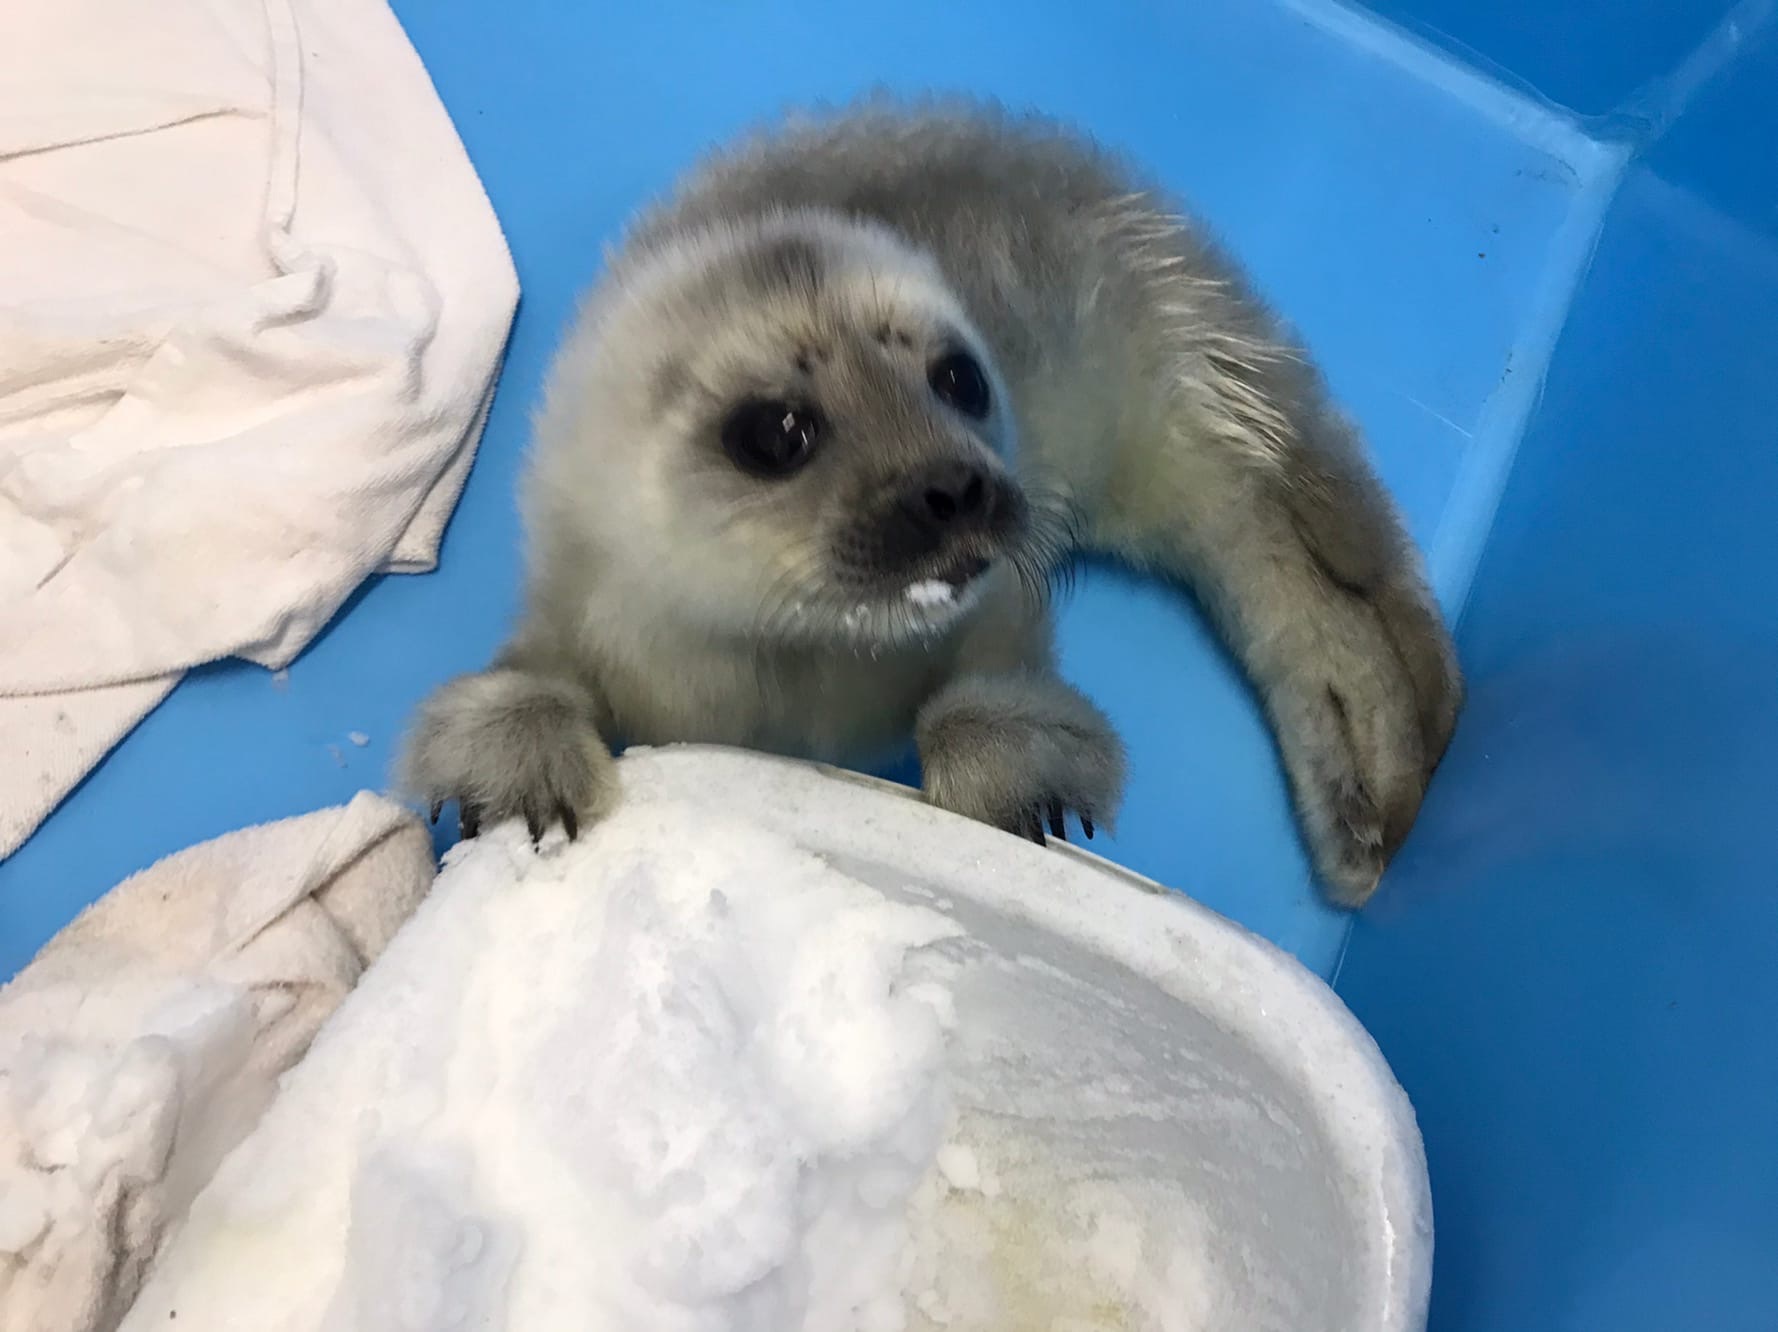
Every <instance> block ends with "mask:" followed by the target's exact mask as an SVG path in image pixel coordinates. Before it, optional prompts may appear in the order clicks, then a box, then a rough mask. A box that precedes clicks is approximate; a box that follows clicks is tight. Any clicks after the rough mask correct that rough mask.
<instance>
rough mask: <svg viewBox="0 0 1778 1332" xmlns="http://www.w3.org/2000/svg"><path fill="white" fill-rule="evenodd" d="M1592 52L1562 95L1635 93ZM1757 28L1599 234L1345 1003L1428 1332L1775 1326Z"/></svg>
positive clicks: (1765, 387)
mask: <svg viewBox="0 0 1778 1332" xmlns="http://www.w3.org/2000/svg"><path fill="white" fill-rule="evenodd" d="M1583 8H1584V7H1583ZM1639 8H1640V7H1639ZM1677 17H1678V16H1677V15H1669V16H1668V18H1670V19H1676V18H1677ZM1749 17H1762V18H1764V17H1767V16H1750V15H1749V14H1748V13H1747V12H1746V11H1745V10H1744V11H1743V13H1742V14H1741V15H1740V16H1739V18H1740V19H1742V20H1746V19H1747V18H1749ZM1680 26H1681V27H1683V28H1684V30H1685V32H1687V33H1691V32H1693V31H1695V28H1696V24H1695V23H1694V24H1686V25H1680ZM1597 31H1598V33H1599V34H1600V46H1601V64H1600V65H1599V66H1598V67H1591V66H1588V65H1586V61H1587V60H1588V58H1589V51H1590V49H1591V48H1590V46H1589V44H1588V43H1586V42H1581V41H1579V40H1576V41H1573V42H1571V43H1569V44H1568V45H1567V46H1566V47H1565V48H1564V51H1563V52H1560V53H1557V52H1545V53H1544V56H1543V57H1542V58H1543V59H1544V60H1545V61H1546V62H1547V61H1550V60H1555V61H1557V62H1558V63H1556V64H1554V65H1551V64H1547V63H1546V64H1545V65H1543V66H1542V68H1543V69H1545V70H1546V71H1547V72H1548V73H1549V74H1550V77H1553V78H1558V79H1560V80H1563V81H1565V82H1567V83H1568V84H1569V85H1570V86H1572V87H1573V88H1575V89H1579V90H1588V89H1603V90H1604V91H1601V92H1600V94H1599V95H1600V96H1602V97H1603V96H1606V95H1613V94H1615V93H1616V92H1619V91H1621V88H1616V89H1613V88H1611V87H1610V86H1609V84H1610V78H1611V77H1615V76H1616V75H1615V72H1616V71H1622V70H1625V69H1628V68H1629V67H1630V63H1631V62H1630V60H1629V56H1630V54H1631V52H1630V51H1629V49H1628V48H1627V47H1626V46H1624V45H1622V43H1623V41H1624V39H1623V35H1622V33H1621V32H1619V30H1618V29H1617V28H1616V27H1615V26H1614V25H1613V24H1612V23H1611V22H1609V21H1603V20H1602V21H1601V26H1600V27H1599V28H1598V30H1597ZM1740 31H1741V33H1742V35H1743V39H1742V40H1740V41H1739V42H1737V43H1736V44H1735V50H1734V52H1733V54H1732V58H1731V59H1729V60H1728V61H1727V62H1725V63H1724V64H1723V65H1722V67H1721V68H1720V70H1719V71H1718V72H1717V74H1716V75H1715V77H1713V78H1711V79H1709V80H1708V81H1706V82H1704V83H1702V84H1701V85H1700V86H1699V87H1697V88H1696V89H1694V90H1692V96H1691V99H1690V100H1689V102H1687V103H1686V104H1685V105H1684V107H1683V108H1682V110H1681V114H1679V115H1678V117H1677V118H1676V119H1675V120H1674V121H1673V122H1672V125H1671V128H1670V129H1669V130H1668V131H1667V132H1666V133H1665V135H1664V136H1662V137H1661V138H1660V139H1658V140H1657V141H1655V142H1653V143H1651V144H1650V145H1648V147H1647V150H1646V152H1645V154H1644V156H1643V157H1642V158H1641V159H1640V160H1639V161H1638V162H1637V163H1636V164H1635V165H1634V166H1633V167H1632V169H1631V170H1630V172H1629V174H1628V175H1627V177H1626V179H1625V181H1624V183H1623V185H1622V187H1621V189H1620V190H1619V192H1618V194H1617V197H1616V201H1615V203H1614V205H1613V207H1612V208H1611V210H1610V212H1609V213H1608V215H1607V218H1606V223H1605V227H1604V231H1603V235H1602V237H1601V240H1600V244H1599V249H1598V253H1597V256H1596V258H1595V260H1594V263H1593V265H1592V269H1591V272H1590V275H1589V277H1588V279H1587V281H1586V282H1585V284H1584V285H1583V286H1582V288H1581V290H1580V292H1579V296H1578V299H1577V301H1576V303H1575V306H1574V309H1573V312H1572V314H1571V317H1570V318H1569V320H1568V324H1567V327H1566V329H1565V331H1564V333H1563V335H1562V339H1561V342H1560V344H1559V346H1558V349H1557V353H1556V356H1555V359H1554V362H1553V365H1552V367H1551V371H1550V376H1549V380H1548V386H1547V392H1546V394H1545V397H1544V400H1543V403H1542V407H1541V410H1540V411H1539V412H1538V413H1537V415H1536V416H1535V418H1534V419H1533V421H1532V423H1531V426H1530V429H1529V430H1528V432H1527V434H1526V437H1525V439H1524V441H1523V444H1522V446H1521V449H1520V451H1519V454H1518V457H1517V461H1516V465H1515V467H1514V470H1513V472H1512V476H1511V480H1510V483H1509V485H1508V488H1507V491H1506V495H1505V498H1504V501H1503V504H1502V506H1501V509H1500V512H1499V515H1498V519H1497V521H1496V523H1495V526H1494V529H1493V533H1492V536H1491V539H1490V541H1489V543H1488V545H1487V549H1486V554H1485V556H1484V558H1483V561H1482V564H1481V567H1480V570H1479V573H1478V576H1477V579H1476V582H1475V585H1474V588H1473V590H1472V592H1471V595H1470V600H1469V604H1468V607H1467V610H1466V612H1465V614H1464V617H1463V620H1462V623H1461V627H1460V633H1459V638H1460V644H1461V649H1462V652H1463V656H1464V659H1465V662H1466V665H1467V668H1468V671H1469V674H1470V679H1471V683H1472V689H1473V696H1472V700H1471V703H1470V706H1469V709H1468V713H1467V715H1466V716H1465V718H1464V720H1463V723H1462V726H1461V728H1460V731H1459V734H1458V736H1457V738H1456V741H1455V743H1454V744H1453V746H1452V749H1451V752H1450V756H1449V758H1448V759H1447V761H1446V764H1445V767H1444V769H1443V770H1442V771H1441V773H1440V775H1439V779H1438V781H1437V784H1436V787H1435V791H1434V793H1433V796H1432V798H1431V800H1430V802H1429V804H1428V807H1427V809H1426V811H1425V813H1424V815H1423V817H1422V820H1421V822H1420V825H1419V826H1418V828H1417V829H1416V831H1415V834H1414V837H1413V839H1412V841H1411V843H1410V845H1409V847H1408V848H1407V851H1406V853H1405V855H1404V858H1403V860H1401V861H1400V862H1398V864H1397V866H1396V870H1395V872H1394V873H1393V874H1392V876H1391V878H1390V879H1389V881H1388V883H1387V884H1386V885H1385V888H1384V890H1383V892H1382V894H1381V896H1380V897H1379V899H1378V900H1377V902H1376V903H1375V904H1374V906H1373V907H1372V909H1371V910H1369V911H1368V912H1366V913H1365V915H1364V916H1363V917H1361V918H1360V919H1359V921H1358V922H1357V924H1356V926H1355V927H1354V930H1353V933H1352V936H1351V940H1350V945H1349V948H1348V952H1347V955H1346V959H1345V963H1344V967H1343V969H1342V971H1341V973H1340V976H1339V979H1338V988H1339V990H1340V991H1341V993H1342V994H1343V995H1344V997H1345V998H1346V1000H1347V1002H1348V1003H1349V1004H1351V1005H1352V1007H1353V1008H1354V1010H1355V1011H1356V1012H1357V1013H1358V1015H1359V1016H1360V1017H1361V1018H1362V1019H1363V1020H1364V1021H1365V1022H1366V1024H1367V1025H1368V1026H1369V1027H1370V1029H1371V1030H1372V1031H1373V1032H1374V1033H1375V1035H1376V1037H1377V1039H1378V1041H1379V1042H1380V1043H1381V1044H1382V1047H1383V1049H1384V1052H1385V1053H1386V1054H1387V1055H1388V1057H1389V1059H1390V1061H1391V1063H1392V1064H1393V1066H1394V1067H1395V1070H1396V1072H1397V1074H1398V1075H1399V1076H1400V1078H1401V1079H1402V1082H1403V1083H1404V1085H1405V1086H1406V1087H1407V1089H1408V1091H1409V1093H1410V1095H1411V1096H1412V1097H1413V1099H1414V1101H1415V1104H1416V1106H1417V1107H1418V1110H1419V1114H1420V1120H1421V1124H1422V1128H1423V1130H1424V1132H1425V1137H1426V1144H1427V1150H1428V1154H1429V1158H1430V1161H1431V1166H1432V1172H1433V1191H1434V1205H1435V1214H1436V1216H1437V1225H1438V1257H1437V1276H1436V1280H1435V1286H1434V1301H1433V1319H1432V1326H1433V1328H1434V1329H1435V1330H1436V1332H1510V1330H1514V1329H1525V1330H1527V1332H1530V1330H1533V1329H1535V1330H1538V1332H1541V1330H1542V1329H1550V1330H1551V1332H1556V1330H1558V1329H1559V1330H1561V1332H1568V1330H1570V1329H1572V1330H1573V1332H1595V1330H1596V1329H1597V1330H1601V1332H1602V1330H1605V1329H1609V1330H1610V1332H1681V1330H1687V1332H1689V1330H1690V1329H1698V1330H1699V1332H1771V1329H1773V1328H1778V1021H1775V1018H1778V818H1775V816H1774V815H1775V807H1778V374H1774V361H1775V359H1778V134H1775V130H1778V41H1775V40H1774V33H1773V31H1772V27H1771V25H1770V23H1769V22H1766V23H1765V26H1764V27H1761V26H1760V25H1759V24H1758V23H1753V24H1748V25H1746V26H1743V27H1742V28H1741V30H1740ZM1641 35H1647V34H1641ZM1641 35H1639V36H1641ZM1573 36H1575V37H1576V38H1577V39H1578V37H1579V36H1580V34H1578V33H1577V34H1573ZM1472 40H1473V38H1472ZM1636 54H1637V55H1638V56H1645V55H1647V54H1648V53H1647V52H1645V51H1641V50H1638V51H1637V52H1636ZM1667 54H1668V55H1670V56H1672V57H1673V61H1674V64H1675V65H1676V66H1677V65H1679V64H1680V63H1681V61H1682V58H1683V55H1684V53H1683V52H1680V53H1679V54H1678V55H1674V54H1673V52H1671V51H1669V52H1668V53H1667ZM1650 58H1653V57H1650ZM1562 61H1566V62H1567V63H1566V64H1562V63H1560V62H1562ZM1577 65H1579V66H1580V67H1578V68H1577V67H1575V66H1577ZM1529 67H1530V66H1528V68H1529ZM1589 81H1593V82H1589ZM1588 95H1591V93H1590V92H1589V93H1588ZM1656 95H1657V96H1659V90H1657V92H1656Z"/></svg>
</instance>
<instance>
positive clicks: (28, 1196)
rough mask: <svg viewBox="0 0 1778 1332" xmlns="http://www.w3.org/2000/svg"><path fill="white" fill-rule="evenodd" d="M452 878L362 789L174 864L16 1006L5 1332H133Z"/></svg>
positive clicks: (3, 1218)
mask: <svg viewBox="0 0 1778 1332" xmlns="http://www.w3.org/2000/svg"><path fill="white" fill-rule="evenodd" d="M432 874H433V860H432V844H431V841H430V839H429V837H428V836H427V833H426V830H425V828H423V827H422V826H421V825H420V823H419V821H418V820H417V819H415V818H414V817H413V816H412V815H411V814H410V813H408V812H407V811H405V810H403V809H402V808H401V807H400V806H398V805H395V804H393V803H392V802H390V801H388V800H386V799H384V798H383V797H381V796H376V795H372V794H370V793H368V792H364V793H361V794H359V795H358V796H357V797H356V798H354V799H353V800H352V802H351V803H350V804H348V805H345V806H343V807H340V808H335V809H328V810H323V811H321V812H319V813H315V814H306V815H303V816H302V817H300V818H293V819H286V820H284V821H282V822H280V823H270V824H264V825H261V826H259V827H256V828H247V829H244V830H242V831H240V832H235V833H230V834H228V835H227V836H225V837H220V838H217V839H216V840H215V841H211V842H205V843H203V844H201V845H199V846H195V847H193V848H191V849H190V850H187V851H182V852H180V853H178V854H177V855H173V856H169V857H168V858H167V859H165V860H163V861H161V862H160V863H158V864H156V865H154V866H153V867H152V868H150V869H147V870H144V871H143V872H142V873H140V874H137V875H135V876H134V877H133V878H130V879H127V880H126V881H124V882H123V883H121V884H119V885H118V886H117V887H116V888H114V889H113V890H112V891H111V892H110V893H108V894H106V896H104V897H103V898H101V899H100V900H99V901H98V902H97V903H96V904H95V905H94V906H92V907H91V908H89V909H88V910H87V911H86V912H85V913H84V914H82V915H81V916H80V917H78V918H77V919H76V920H75V921H74V923H73V924H71V925H69V926H68V927H67V928H66V929H64V930H63V931H62V932H61V933H60V934H58V935H57V936H56V937H55V938H54V939H52V940H50V942H49V943H48V944H47V945H45V946H44V949H43V951H42V952H41V953H39V954H38V955H37V958H36V960H34V961H33V962H32V963H31V965H30V966H28V967H26V968H25V970H24V971H22V972H21V973H19V975H18V976H17V977H16V978H15V979H14V980H13V981H12V982H11V983H10V984H8V985H7V986H6V987H5V988H4V989H0V1328H5V1329H7V1332H14V1330H15V1329H16V1332H105V1329H109V1328H113V1327H115V1326H116V1325H117V1322H118V1320H119V1319H120V1318H122V1316H123V1315H124V1313H125V1312H127V1311H128V1309H129V1307H130V1304H131V1302H132V1301H133V1300H134V1299H135V1296H136V1291H137V1288H138V1287H139V1286H140V1284H141V1281H142V1278H143V1275H144V1273H145V1272H146V1271H147V1268H148V1266H149V1264H150V1263H151V1262H152V1261H153V1259H154V1256H155V1254H156V1253H157V1252H158V1250H159V1248H160V1246H161V1243H162V1241H163V1239H164V1238H166V1237H167V1236H168V1235H169V1233H170V1231H171V1230H172V1228H173V1227H175V1226H176V1225H177V1223H178V1222H179V1220H180V1218H182V1217H183V1216H184V1214H185V1210H186V1208H187V1207H188V1206H189V1204H190V1203H191V1200H192V1199H193V1198H194V1197H196V1196H197V1194H198V1191H199V1190H200V1189H201V1188H202V1187H203V1186H204V1184H205V1183H206V1182H207V1181H208V1180H209V1178H210V1175H211V1173H212V1172H213V1171H214V1170H215V1168H216V1166H217V1165H218V1163H219V1162H220V1161H221V1160H222V1158H223V1156H224V1155H226V1154H227V1153H228V1152H229V1151H230V1150H231V1149H232V1148H233V1147H234V1146H235V1145H236V1144H237V1143H239V1142H240V1141H241V1140H242V1139H243V1138H244V1137H246V1136H247V1133H248V1131H249V1130H250V1129H251V1128H252V1127H253V1126H254V1124H255V1123H256V1122H257V1121H258V1119H259V1115H260V1112H261V1111H262V1110H263V1109H264V1108H265V1107H266V1105H267V1104H269V1103H270V1101H271V1099H272V1095H273V1092H274V1091H275V1090H276V1086H277V1080H278V1077H279V1075H280V1074H282V1073H283V1072H284V1071H285V1070H286V1069H288V1068H289V1067H290V1066H291V1065H292V1064H294V1063H296V1061H297V1060H298V1059H300V1058H301V1057H302V1055H303V1053H304V1052H305V1051H306V1050H307V1049H308V1046H309V1043H310V1041H312V1040H313V1039H314V1036H315V1033H316V1031H317V1030H319V1028H320V1026H321V1024H322V1023H323V1022H324V1021H325V1020H326V1019H327V1017H328V1016H329V1015H330V1014H331V1013H332V1012H333V1010H334V1009H335V1008H336V1007H338V1005H339V1003H340V1001H341V1000H342V999H344V998H345V996H346V994H347V993H348V992H349V991H350V990H351V989H352V986H353V985H354V984H355V983H356V982H357V980H358V977H359V975H360V973H362V971H363V970H364V968H365V966H366V965H368V964H369V962H370V961H371V960H372V959H374V958H375V957H377V956H378V955H379V954H380V953H381V952H382V951H383V948H384V946H385V945H386V944H387V943H388V942H389V940H390V938H391V937H393V936H394V934H395V932H396V930H397V929H399V928H400V926H401V924H402V922H403V921H405V920H406V919H407V917H408V915H409V914H410V913H411V912H412V911H413V909H414V908H415V907H416V906H417V905H418V904H419V902H420V899H421V898H422V897H423V896H424V895H425V893H426V890H427V888H428V887H429V886H430V885H431V882H432Z"/></svg>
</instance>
